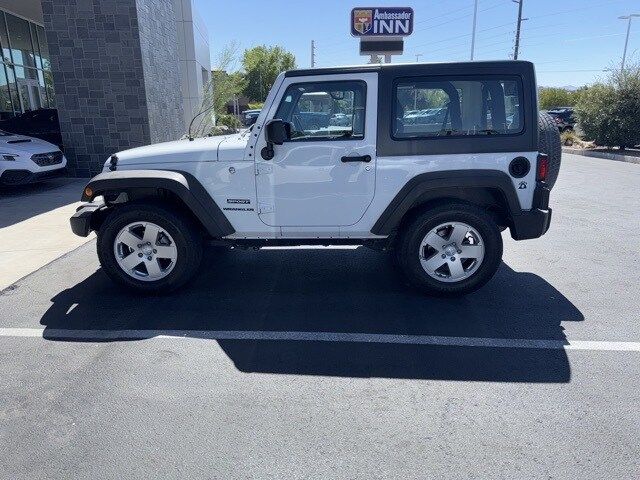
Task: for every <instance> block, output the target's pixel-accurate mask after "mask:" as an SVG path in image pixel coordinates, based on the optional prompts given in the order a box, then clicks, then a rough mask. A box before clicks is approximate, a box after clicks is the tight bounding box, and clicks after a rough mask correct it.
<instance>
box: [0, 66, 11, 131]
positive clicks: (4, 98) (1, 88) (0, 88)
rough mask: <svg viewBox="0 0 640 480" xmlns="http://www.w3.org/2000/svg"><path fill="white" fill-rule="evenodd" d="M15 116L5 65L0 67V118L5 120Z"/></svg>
mask: <svg viewBox="0 0 640 480" xmlns="http://www.w3.org/2000/svg"><path fill="white" fill-rule="evenodd" d="M12 116H13V103H11V95H10V93H9V84H8V81H7V72H6V71H5V69H4V65H2V66H1V67H0V120H5V119H7V118H9V117H12Z"/></svg>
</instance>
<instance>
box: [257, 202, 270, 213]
mask: <svg viewBox="0 0 640 480" xmlns="http://www.w3.org/2000/svg"><path fill="white" fill-rule="evenodd" d="M258 213H273V205H272V204H270V203H259V204H258Z"/></svg>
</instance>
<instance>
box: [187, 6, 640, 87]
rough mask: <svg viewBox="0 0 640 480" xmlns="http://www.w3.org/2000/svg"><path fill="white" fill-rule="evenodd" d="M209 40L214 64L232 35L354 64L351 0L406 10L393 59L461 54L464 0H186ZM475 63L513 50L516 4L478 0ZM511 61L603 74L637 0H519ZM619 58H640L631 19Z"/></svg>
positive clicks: (569, 76)
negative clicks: (409, 16)
mask: <svg viewBox="0 0 640 480" xmlns="http://www.w3.org/2000/svg"><path fill="white" fill-rule="evenodd" d="M195 1H196V6H197V8H198V10H199V12H200V14H201V16H202V17H203V18H204V21H205V23H206V24H207V27H208V28H209V34H210V36H211V38H210V40H211V50H212V61H213V65H215V64H216V59H217V55H218V53H219V51H220V49H221V48H222V47H223V46H224V45H226V44H228V43H229V42H231V41H233V40H237V41H239V42H240V46H241V47H242V49H245V48H250V47H253V46H256V45H262V44H265V45H280V46H282V47H284V48H286V49H287V50H289V51H291V52H292V53H293V54H294V55H295V56H296V62H297V64H298V67H309V66H310V57H311V52H310V50H311V48H310V43H311V40H312V39H313V40H315V42H316V46H317V51H316V53H317V55H316V62H317V65H318V66H331V65H354V64H361V63H365V62H366V60H367V58H366V57H361V56H360V55H359V54H358V40H357V39H355V38H353V37H351V35H350V33H349V32H350V30H349V15H350V11H351V9H352V8H353V7H357V6H408V7H412V8H413V9H414V11H415V22H416V23H415V29H414V33H413V35H412V36H410V37H408V38H407V39H405V54H404V55H402V56H394V57H393V62H394V63H395V62H414V61H415V60H416V57H415V55H416V54H418V53H421V54H422V57H420V60H421V61H435V62H445V61H464V60H468V59H469V55H470V48H471V23H472V15H473V0H420V1H416V0H414V1H408V0H407V1H402V0H401V1H387V0H376V1H373V2H353V1H345V0H313V1H310V0H236V1H226V2H224V1H215V2H214V1H212V0H195ZM478 5H479V6H478V26H477V29H478V30H477V38H476V59H479V60H487V59H505V58H509V55H511V54H512V53H513V40H514V33H515V25H516V17H517V11H518V5H517V4H516V3H514V2H512V0H479V4H478ZM523 8H524V10H523V12H524V13H523V16H524V17H526V18H528V20H526V21H524V22H523V27H522V37H521V51H520V58H522V59H526V60H531V61H533V62H534V63H535V64H536V67H537V71H538V83H539V84H540V85H545V86H565V85H573V86H580V85H584V84H587V83H591V82H593V81H595V80H596V79H597V78H599V77H602V76H603V75H605V74H604V73H603V72H602V70H603V69H605V68H608V67H610V66H612V65H614V64H615V63H618V64H619V62H620V59H621V58H622V50H623V47H624V38H625V34H626V27H627V23H626V22H627V21H626V20H618V17H619V16H620V15H626V14H629V13H640V1H639V0H524V4H523ZM633 22H634V23H632V26H631V36H630V38H629V49H628V53H627V58H628V59H629V58H630V57H631V58H633V59H635V60H636V61H638V60H640V18H636V19H634V20H633Z"/></svg>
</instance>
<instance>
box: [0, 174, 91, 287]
mask: <svg viewBox="0 0 640 480" xmlns="http://www.w3.org/2000/svg"><path fill="white" fill-rule="evenodd" d="M85 184H86V180H85V179H58V180H55V181H50V182H47V183H43V184H37V185H27V186H20V187H1V189H0V290H3V289H5V288H7V287H9V286H10V285H12V284H13V283H14V282H15V281H16V280H18V279H20V278H22V277H24V276H25V275H28V274H30V273H32V272H34V271H36V270H38V269H39V268H41V267H42V266H44V265H46V264H47V263H49V262H51V261H53V260H55V259H56V258H58V257H60V256H62V255H64V254H65V253H67V252H70V251H71V250H73V249H74V248H76V247H78V246H80V245H82V244H84V243H86V242H87V241H89V240H90V239H92V238H93V236H94V235H93V234H92V235H91V236H89V237H87V238H81V237H77V236H76V235H74V234H73V233H71V229H70V228H69V217H70V216H71V215H73V213H74V212H75V210H76V207H77V206H78V205H79V204H80V202H79V198H80V194H81V192H82V188H83V187H84V185H85Z"/></svg>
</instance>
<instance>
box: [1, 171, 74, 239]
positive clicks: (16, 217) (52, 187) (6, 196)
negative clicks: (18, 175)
mask: <svg viewBox="0 0 640 480" xmlns="http://www.w3.org/2000/svg"><path fill="white" fill-rule="evenodd" d="M85 183H86V181H85V180H81V179H77V178H56V179H50V180H44V181H42V182H38V183H32V184H27V185H0V228H3V227H8V226H11V225H14V224H16V223H19V222H21V221H23V220H26V219H28V218H32V217H35V216H37V215H40V214H42V213H46V212H50V211H51V210H55V209H56V208H59V207H63V206H65V205H69V204H70V203H75V202H78V201H79V200H80V194H81V193H82V189H83V188H84V184H85Z"/></svg>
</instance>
